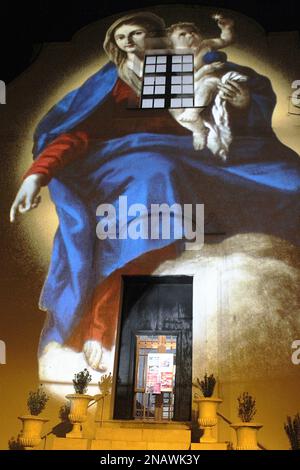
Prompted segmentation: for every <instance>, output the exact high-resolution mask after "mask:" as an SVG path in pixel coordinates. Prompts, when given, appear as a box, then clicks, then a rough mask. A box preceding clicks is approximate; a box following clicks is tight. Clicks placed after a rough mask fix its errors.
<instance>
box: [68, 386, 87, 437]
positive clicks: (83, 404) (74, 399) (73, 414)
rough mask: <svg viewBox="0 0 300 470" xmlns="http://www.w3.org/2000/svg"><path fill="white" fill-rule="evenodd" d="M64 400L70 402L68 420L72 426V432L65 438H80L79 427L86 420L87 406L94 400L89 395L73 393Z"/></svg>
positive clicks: (80, 430) (80, 431)
mask: <svg viewBox="0 0 300 470" xmlns="http://www.w3.org/2000/svg"><path fill="white" fill-rule="evenodd" d="M66 398H67V399H68V400H70V402H71V407H70V413H69V420H70V422H71V423H72V424H73V429H72V431H71V432H69V433H68V434H67V435H66V437H70V438H82V429H81V425H82V423H84V422H85V421H86V420H87V409H88V404H89V402H90V401H91V400H93V399H94V397H92V396H91V395H83V394H81V393H74V394H71V395H67V396H66Z"/></svg>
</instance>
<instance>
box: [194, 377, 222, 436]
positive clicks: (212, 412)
mask: <svg viewBox="0 0 300 470" xmlns="http://www.w3.org/2000/svg"><path fill="white" fill-rule="evenodd" d="M193 385H194V386H195V387H196V388H198V389H199V390H200V391H201V392H202V395H203V397H201V396H199V395H198V394H195V396H196V398H195V400H194V401H195V402H196V403H197V404H198V424H199V427H200V429H201V430H203V434H202V436H201V437H200V442H202V443H204V442H205V443H212V442H217V439H216V437H214V436H213V427H214V426H216V424H217V422H218V417H217V407H218V405H219V404H220V403H222V400H221V399H220V398H216V397H213V393H214V389H215V385H216V379H215V377H214V375H213V374H211V375H208V374H207V373H205V375H204V377H203V379H202V380H200V379H199V378H197V382H196V383H194V384H193Z"/></svg>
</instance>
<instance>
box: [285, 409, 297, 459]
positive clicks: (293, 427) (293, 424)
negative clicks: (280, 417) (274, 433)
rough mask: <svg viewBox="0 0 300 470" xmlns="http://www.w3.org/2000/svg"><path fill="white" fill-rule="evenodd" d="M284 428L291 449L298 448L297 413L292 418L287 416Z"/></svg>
mask: <svg viewBox="0 0 300 470" xmlns="http://www.w3.org/2000/svg"><path fill="white" fill-rule="evenodd" d="M284 430H285V432H286V434H287V436H288V438H289V441H290V445H291V450H300V414H299V413H297V414H296V416H294V418H293V419H292V418H291V417H290V416H287V423H285V424H284Z"/></svg>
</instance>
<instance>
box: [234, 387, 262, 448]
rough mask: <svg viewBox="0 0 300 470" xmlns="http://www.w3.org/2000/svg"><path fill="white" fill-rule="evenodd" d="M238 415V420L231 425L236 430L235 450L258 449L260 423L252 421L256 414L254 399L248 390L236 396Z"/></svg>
mask: <svg viewBox="0 0 300 470" xmlns="http://www.w3.org/2000/svg"><path fill="white" fill-rule="evenodd" d="M237 400H238V416H239V418H240V419H241V421H240V422H238V423H234V424H232V425H231V427H232V428H233V429H234V430H235V431H236V437H237V445H236V450H259V449H258V445H257V431H258V430H259V429H260V428H262V426H263V425H262V424H259V423H255V422H252V420H253V418H254V416H255V414H256V401H255V399H254V398H253V397H252V396H251V395H249V393H248V392H243V393H241V394H240V395H239V397H238V399H237Z"/></svg>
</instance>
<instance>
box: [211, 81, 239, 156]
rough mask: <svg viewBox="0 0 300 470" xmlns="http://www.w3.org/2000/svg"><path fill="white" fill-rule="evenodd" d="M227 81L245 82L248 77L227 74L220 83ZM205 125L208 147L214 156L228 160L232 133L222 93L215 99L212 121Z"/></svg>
mask: <svg viewBox="0 0 300 470" xmlns="http://www.w3.org/2000/svg"><path fill="white" fill-rule="evenodd" d="M227 80H235V81H237V82H245V81H246V80H247V77H246V76H245V75H241V74H240V73H238V72H227V73H226V74H224V75H223V77H221V79H220V81H221V83H223V84H225V83H226V82H227ZM204 124H205V126H206V127H207V128H208V134H207V147H208V148H209V150H211V152H212V153H213V154H214V155H219V156H220V157H221V158H223V160H226V159H227V156H228V149H229V145H230V144H231V142H232V132H231V129H230V125H229V114H228V110H227V103H226V100H225V99H223V98H222V92H221V91H219V92H218V94H217V95H216V97H215V100H214V104H213V106H212V119H211V121H208V120H205V121H204Z"/></svg>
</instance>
